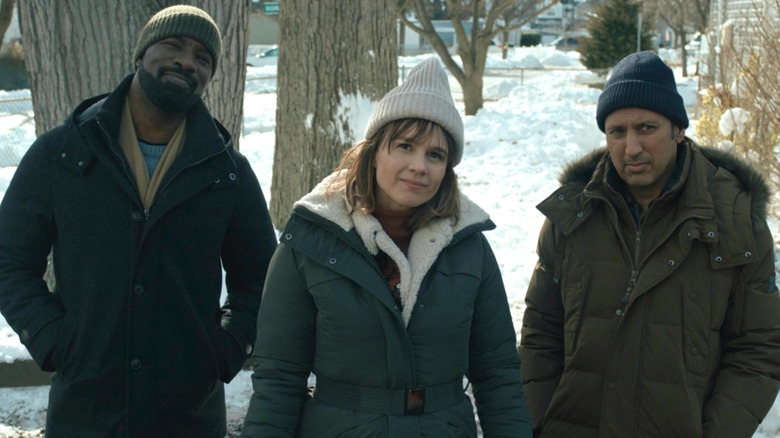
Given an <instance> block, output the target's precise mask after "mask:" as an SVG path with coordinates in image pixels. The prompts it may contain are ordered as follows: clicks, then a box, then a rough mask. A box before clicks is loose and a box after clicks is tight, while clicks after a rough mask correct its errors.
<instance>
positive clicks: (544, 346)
mask: <svg viewBox="0 0 780 438" xmlns="http://www.w3.org/2000/svg"><path fill="white" fill-rule="evenodd" d="M555 248H556V243H555V232H554V229H553V225H552V223H551V222H549V221H548V220H545V222H544V225H543V226H542V230H541V232H540V234H539V244H538V247H537V253H538V254H539V261H538V262H537V264H536V267H535V268H534V272H533V275H532V277H531V281H530V283H529V284H528V291H527V292H526V295H525V304H526V309H525V312H524V314H523V328H522V330H521V342H520V348H519V351H520V357H521V358H522V361H523V362H522V368H521V370H522V373H523V382H524V384H525V393H526V398H527V399H528V410H529V413H530V414H531V420H532V423H533V427H534V430H535V431H537V430H538V429H539V427H541V423H542V420H543V419H544V415H545V413H546V412H547V407H548V406H549V404H550V400H552V397H553V394H554V393H555V391H556V389H557V388H558V383H559V382H560V379H561V375H562V374H563V352H564V345H563V304H562V302H561V292H560V284H559V283H558V280H555V279H554V269H555V267H554V264H555ZM559 263H560V261H559Z"/></svg>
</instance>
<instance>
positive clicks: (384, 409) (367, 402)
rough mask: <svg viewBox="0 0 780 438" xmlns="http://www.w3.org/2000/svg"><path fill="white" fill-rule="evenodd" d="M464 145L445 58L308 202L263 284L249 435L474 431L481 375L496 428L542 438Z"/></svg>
mask: <svg viewBox="0 0 780 438" xmlns="http://www.w3.org/2000/svg"><path fill="white" fill-rule="evenodd" d="M462 155H463V123H462V121H461V118H460V115H459V114H458V111H457V109H456V108H455V105H454V103H453V100H452V95H451V93H450V89H449V83H448V81H447V76H446V74H445V73H444V70H443V69H442V68H441V66H440V65H439V63H438V61H437V60H436V59H434V58H431V59H429V60H427V61H424V62H423V63H421V64H419V65H418V66H416V67H415V68H414V69H413V70H412V71H411V73H410V75H409V77H408V79H407V80H406V82H404V84H402V85H400V86H399V87H396V88H395V89H393V90H391V91H390V92H389V93H388V94H387V95H386V96H385V97H384V98H383V99H382V100H381V101H380V102H379V103H378V104H377V106H376V108H375V109H374V111H373V112H372V115H371V119H370V120H369V123H368V127H367V128H366V138H365V140H363V141H362V142H360V143H358V144H357V145H355V146H354V147H353V148H351V149H350V150H348V151H347V152H346V153H345V155H344V157H343V158H342V161H341V164H340V165H339V167H338V169H337V170H336V171H335V172H334V173H333V174H331V175H330V176H329V177H327V178H326V179H325V180H323V181H322V182H321V183H320V184H319V185H318V186H317V187H316V188H314V190H313V191H312V192H311V193H309V194H308V195H306V196H304V197H303V198H302V199H301V200H300V201H298V202H297V203H296V204H295V207H294V209H293V213H292V215H291V217H290V219H289V221H288V223H287V226H286V228H285V229H284V231H283V232H282V235H281V243H282V244H281V245H280V246H279V247H278V250H277V251H276V253H275V254H274V257H273V259H272V261H271V265H270V268H269V271H268V280H267V282H266V284H265V289H264V292H263V299H262V302H261V306H260V313H259V315H258V327H257V333H258V337H257V342H256V346H255V350H254V355H253V358H254V363H255V370H254V374H253V376H252V382H253V386H254V394H253V395H252V398H251V400H250V404H249V410H248V412H247V416H246V419H245V424H244V429H243V433H242V436H243V437H293V436H296V437H317V438H328V437H405V438H406V437H476V436H477V427H476V424H475V419H474V411H473V407H472V404H471V399H470V398H469V397H468V396H467V394H466V392H465V389H466V388H467V386H468V385H469V384H470V385H471V387H472V391H473V394H474V399H475V401H476V406H477V413H478V415H479V419H480V424H481V427H482V430H483V432H484V436H485V437H528V438H530V437H531V428H530V423H529V418H528V414H527V410H526V404H525V398H524V395H523V387H522V378H521V376H520V359H519V357H518V354H517V350H516V337H515V330H514V328H513V325H512V318H511V315H510V312H509V306H508V303H507V297H506V293H505V291H504V286H503V282H502V280H501V273H500V271H499V268H498V264H497V263H496V259H495V257H494V255H493V252H492V251H491V249H490V245H489V244H488V242H487V240H486V239H485V237H484V236H483V234H482V232H483V231H487V230H490V229H493V228H494V227H495V225H494V224H493V223H492V222H491V221H490V219H489V217H488V215H487V214H486V213H485V212H484V211H483V210H482V209H481V208H479V207H478V206H477V205H476V204H474V203H473V202H471V201H470V200H468V199H467V198H466V197H465V196H463V195H462V194H461V193H460V191H459V190H458V186H457V180H456V175H455V173H454V170H453V168H454V166H455V165H457V164H458V163H459V162H460V160H461V158H462ZM310 374H313V375H314V379H316V385H315V390H314V392H313V396H311V395H309V393H308V392H307V382H308V380H309V378H310ZM464 377H465V379H464Z"/></svg>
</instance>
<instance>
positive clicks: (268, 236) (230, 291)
mask: <svg viewBox="0 0 780 438" xmlns="http://www.w3.org/2000/svg"><path fill="white" fill-rule="evenodd" d="M237 161H238V165H239V166H240V167H239V174H240V180H241V185H240V189H239V196H238V198H237V199H236V202H235V206H234V208H233V213H232V214H231V218H230V224H229V226H228V231H227V234H226V236H225V240H224V243H223V246H222V263H223V265H224V268H225V286H226V288H227V300H226V301H225V304H224V305H223V306H222V321H221V326H222V329H223V330H222V342H221V346H222V348H223V350H224V351H222V356H223V363H224V367H225V369H223V370H222V374H221V375H220V379H221V380H223V381H224V382H229V381H230V380H231V379H233V377H234V376H235V375H236V374H237V373H238V371H240V370H241V367H242V366H243V364H244V362H245V361H246V359H247V357H248V356H249V354H251V352H252V347H253V345H254V342H255V333H256V324H257V311H258V308H259V307H260V297H261V295H262V292H263V283H264V282H265V277H266V272H267V270H268V263H269V262H270V260H271V256H272V255H273V253H274V249H275V248H276V233H275V231H274V228H273V224H272V223H271V217H270V215H269V214H268V207H267V206H266V202H265V198H264V197H263V192H262V190H261V189H260V184H259V183H258V182H257V177H256V176H255V174H254V172H253V171H252V167H251V166H250V164H249V162H248V161H247V160H246V158H244V157H243V156H239V159H238V160H237Z"/></svg>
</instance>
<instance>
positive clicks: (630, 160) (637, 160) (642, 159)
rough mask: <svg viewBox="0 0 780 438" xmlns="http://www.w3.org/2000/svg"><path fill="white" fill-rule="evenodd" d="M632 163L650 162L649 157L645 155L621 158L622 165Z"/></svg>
mask: <svg viewBox="0 0 780 438" xmlns="http://www.w3.org/2000/svg"><path fill="white" fill-rule="evenodd" d="M633 164H650V159H649V158H647V157H636V158H624V159H623V165H624V166H631V165H633Z"/></svg>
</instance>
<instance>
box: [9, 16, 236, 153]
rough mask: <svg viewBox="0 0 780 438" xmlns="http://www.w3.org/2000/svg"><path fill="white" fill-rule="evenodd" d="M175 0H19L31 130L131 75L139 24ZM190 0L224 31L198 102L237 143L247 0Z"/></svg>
mask: <svg viewBox="0 0 780 438" xmlns="http://www.w3.org/2000/svg"><path fill="white" fill-rule="evenodd" d="M177 3H181V2H179V1H175V0H167V1H163V0H158V1H155V0H112V1H111V2H110V3H107V2H105V0H23V1H20V2H19V25H20V27H21V30H22V43H23V44H24V47H25V64H26V67H27V71H28V74H29V79H30V92H31V94H32V101H33V110H34V112H35V132H36V134H38V135H40V134H42V133H44V132H46V131H48V130H50V129H52V128H54V127H55V126H57V125H59V124H61V123H62V122H63V120H64V119H65V118H66V117H67V116H68V115H69V114H70V112H71V111H72V110H73V108H74V107H75V106H76V105H77V104H78V103H79V102H81V101H82V100H84V99H86V98H88V97H92V96H95V95H98V94H102V93H108V92H110V91H111V90H113V89H114V88H115V87H116V86H117V85H118V84H119V82H120V81H121V80H122V78H124V77H125V76H126V75H128V74H130V73H132V72H133V71H134V68H135V67H134V63H133V52H134V51H135V44H136V41H137V39H138V34H139V32H140V31H141V29H142V28H143V26H144V24H146V21H147V20H148V19H149V18H150V17H151V16H152V15H154V14H155V13H156V12H157V11H159V10H160V9H163V8H165V7H167V6H170V5H173V4H177ZM189 3H190V4H193V5H195V6H198V7H201V8H202V9H203V10H205V11H206V12H208V13H209V14H210V15H211V16H212V17H213V18H214V21H215V22H216V23H217V25H218V26H219V29H220V32H222V44H223V50H222V57H221V59H220V60H219V63H218V67H217V71H216V72H215V74H214V77H213V79H212V80H211V82H210V83H209V85H208V87H207V88H206V94H205V96H204V100H205V101H206V104H207V105H208V107H209V109H210V110H211V113H212V115H214V116H215V117H216V118H217V119H219V120H220V122H222V123H223V124H224V125H225V127H226V128H227V129H228V130H229V131H230V132H231V133H232V134H233V137H234V140H235V141H236V142H237V141H238V137H239V135H240V132H241V131H240V128H241V121H242V117H243V102H244V100H243V99H244V79H245V77H246V70H245V69H244V68H243V66H244V65H245V64H246V49H247V45H248V43H249V37H248V35H247V33H248V28H249V0H241V1H230V2H223V1H221V0H197V1H191V2H189ZM237 66H241V67H240V68H237ZM236 144H237V143H236Z"/></svg>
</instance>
